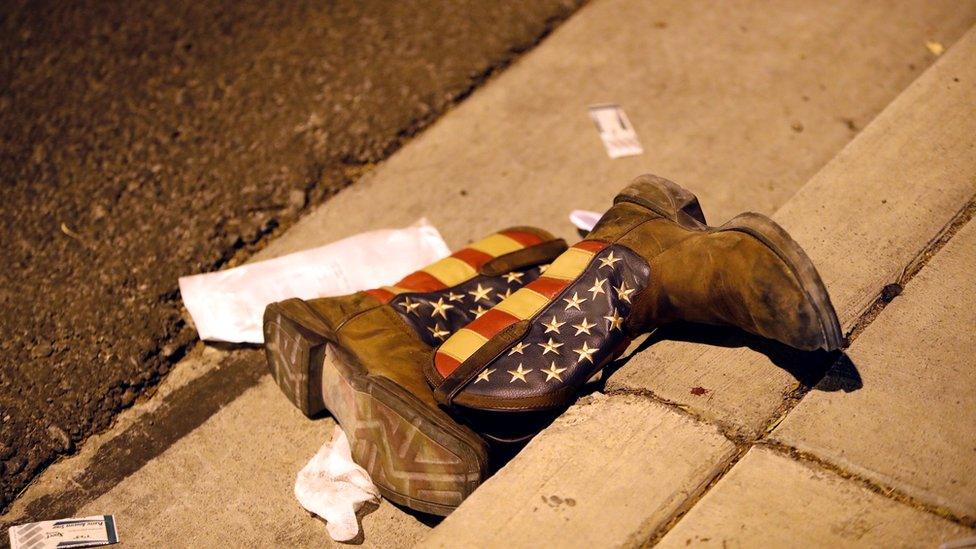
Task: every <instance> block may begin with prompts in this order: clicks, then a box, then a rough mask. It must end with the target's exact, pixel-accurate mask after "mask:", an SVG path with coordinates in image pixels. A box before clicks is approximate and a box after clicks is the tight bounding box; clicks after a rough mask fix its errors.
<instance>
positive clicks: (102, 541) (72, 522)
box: [7, 515, 119, 549]
mask: <svg viewBox="0 0 976 549" xmlns="http://www.w3.org/2000/svg"><path fill="white" fill-rule="evenodd" d="M7 534H8V535H9V536H10V549H48V548H51V549H54V548H56V547H100V546H102V545H112V544H113V543H118V542H119V533H118V531H117V530H116V529H115V517H114V516H112V515H98V516H94V517H83V518H70V519H60V520H45V521H42V522H30V523H27V524H21V525H19V526H12V527H11V528H10V529H9V530H7Z"/></svg>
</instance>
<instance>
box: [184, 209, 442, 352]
mask: <svg viewBox="0 0 976 549" xmlns="http://www.w3.org/2000/svg"><path fill="white" fill-rule="evenodd" d="M449 253H450V251H449V250H448V248H447V244H446V243H445V242H444V239H443V238H441V235H440V233H438V232H437V229H435V228H434V226H433V225H431V224H430V223H429V222H428V221H427V220H426V219H420V220H419V221H417V222H416V223H414V224H413V225H411V226H409V227H406V228H403V229H385V230H379V231H370V232H366V233H360V234H357V235H354V236H350V237H349V238H345V239H342V240H339V241H337V242H333V243H332V244H327V245H325V246H321V247H319V248H312V249H309V250H303V251H300V252H295V253H292V254H288V255H284V256H281V257H277V258H274V259H269V260H266V261H257V262H254V263H248V264H246V265H242V266H240V267H235V268H233V269H227V270H225V271H218V272H215V273H206V274H199V275H193V276H184V277H180V293H181V294H182V296H183V303H184V304H185V305H186V308H187V310H188V311H189V312H190V316H192V317H193V322H194V324H196V328H197V332H198V333H199V335H200V339H203V340H211V341H228V342H233V343H242V342H247V343H263V342H264V334H263V333H262V330H261V322H262V316H263V315H264V308H265V306H267V305H268V304H269V303H273V302H275V301H281V300H283V299H288V298H291V297H297V298H301V299H313V298H316V297H329V296H337V295H346V294H351V293H354V292H358V291H360V290H368V289H370V288H378V287H380V286H387V285H390V284H393V283H395V282H396V281H397V280H400V279H401V278H403V277H404V276H406V275H408V274H410V273H412V272H413V271H416V270H418V269H422V268H423V267H426V266H427V265H429V264H431V263H433V262H435V261H437V260H438V259H441V258H443V257H445V256H447V255H448V254H449Z"/></svg>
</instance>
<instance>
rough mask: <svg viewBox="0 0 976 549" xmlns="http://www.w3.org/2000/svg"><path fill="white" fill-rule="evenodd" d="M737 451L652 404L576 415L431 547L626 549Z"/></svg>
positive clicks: (598, 400)
mask: <svg viewBox="0 0 976 549" xmlns="http://www.w3.org/2000/svg"><path fill="white" fill-rule="evenodd" d="M734 452H735V446H733V445H732V443H730V442H729V441H728V440H726V439H725V437H723V436H722V435H721V434H719V432H718V431H717V430H716V429H715V428H714V427H712V426H709V425H705V424H702V423H699V422H697V421H695V420H693V419H691V418H689V417H687V416H684V415H680V414H678V413H676V412H675V411H673V410H670V409H668V408H666V407H664V406H661V405H659V404H655V403H653V402H650V401H648V400H647V399H643V398H639V397H629V396H616V397H607V396H604V395H600V394H597V395H594V396H591V397H588V398H586V399H583V400H581V401H580V402H579V403H577V404H576V405H574V406H573V407H571V408H570V409H569V410H568V411H567V412H566V413H564V414H563V415H562V416H561V417H560V418H559V419H557V420H556V421H555V422H554V423H553V424H552V425H551V426H550V427H549V428H547V429H546V430H545V431H543V432H542V434H540V435H538V436H537V437H536V438H535V439H533V440H532V442H530V443H529V445H528V446H527V447H526V448H525V449H524V450H522V452H521V453H520V454H519V455H518V456H516V457H515V459H513V460H512V461H511V462H510V463H509V464H508V465H506V466H505V467H504V468H502V470H501V471H499V472H498V473H496V474H495V476H493V477H492V478H491V479H489V480H488V481H487V482H486V483H485V484H483V485H482V486H481V487H480V488H478V490H476V491H475V493H474V494H473V495H471V496H470V497H469V498H468V499H467V500H465V501H464V503H462V504H461V506H460V507H458V509H457V510H456V511H454V513H452V514H451V515H450V516H449V517H447V518H446V519H444V522H442V523H441V524H440V525H439V526H438V527H437V528H435V529H434V530H433V532H432V534H431V536H430V537H429V538H427V539H426V540H424V543H423V545H424V546H427V547H620V546H627V545H635V544H639V543H641V542H643V541H644V540H646V539H647V538H648V537H650V535H651V533H652V532H653V531H654V529H655V528H657V527H658V526H660V525H661V524H662V523H664V522H667V520H668V519H669V518H670V517H671V516H672V514H673V513H674V512H675V511H676V510H677V508H678V507H679V506H680V505H681V504H682V503H683V502H684V500H685V499H686V498H687V497H689V496H693V495H695V494H698V493H700V492H701V491H702V490H703V489H704V487H705V486H706V485H707V484H708V482H709V481H710V480H711V479H712V478H713V477H714V476H715V475H716V474H718V473H719V472H720V471H721V467H722V466H721V464H722V463H723V462H725V461H727V460H728V459H729V458H730V457H731V455H732V454H733V453H734Z"/></svg>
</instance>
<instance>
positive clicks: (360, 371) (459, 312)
mask: <svg viewBox="0 0 976 549" xmlns="http://www.w3.org/2000/svg"><path fill="white" fill-rule="evenodd" d="M565 250H566V243H565V242H564V241H563V240H561V239H556V238H554V237H553V236H552V235H550V234H549V233H547V232H545V231H542V230H540V229H535V228H532V227H514V228H511V229H506V230H503V231H500V232H498V233H496V234H493V235H491V236H489V237H487V238H484V239H482V240H479V241H477V242H474V243H473V244H470V245H468V246H467V247H466V248H464V249H462V250H460V251H458V252H456V253H454V254H452V255H451V256H450V257H447V258H445V259H442V260H441V261H438V262H436V263H434V264H432V265H429V266H427V267H426V268H424V269H422V270H420V271H417V272H415V273H413V274H410V275H408V276H407V277H405V278H404V279H403V280H401V281H400V282H398V283H396V284H395V285H393V286H389V287H384V288H378V289H375V290H368V291H365V292H358V293H356V294H353V295H348V296H343V297H333V298H321V299H313V300H307V301H305V300H300V299H289V300H286V301H282V302H278V303H273V304H271V305H269V306H268V307H267V309H266V310H265V313H264V336H265V351H266V354H267V359H268V366H269V368H270V369H271V373H272V375H273V376H274V378H275V381H277V383H278V386H279V387H280V388H281V390H282V391H283V392H284V393H285V395H286V396H287V397H288V398H289V400H291V402H292V403H293V404H295V405H296V406H297V407H298V408H299V409H301V410H302V412H304V413H305V414H306V415H309V416H313V415H316V414H319V413H321V412H322V411H324V410H328V411H329V412H330V413H331V414H332V415H333V416H334V417H335V419H336V421H338V422H339V424H340V425H341V426H342V428H343V430H344V431H345V433H346V435H347V436H348V437H349V441H350V447H351V448H352V454H353V459H355V461H356V462H357V463H358V464H360V465H361V466H362V467H364V468H365V469H366V471H367V472H368V473H369V474H370V476H371V477H372V479H373V482H374V483H375V484H376V485H377V487H378V488H379V489H380V492H381V493H382V494H383V496H385V497H386V498H388V499H390V500H392V501H394V502H396V503H399V504H401V505H405V506H407V507H411V508H413V509H416V510H419V511H423V512H426V513H435V514H440V515H445V514H447V513H449V512H450V511H451V510H452V509H453V508H454V507H456V506H457V505H458V504H459V503H460V502H461V500H463V499H464V498H465V497H466V496H467V495H468V494H470V493H471V492H472V491H473V490H474V489H475V488H476V487H477V486H478V485H479V484H480V483H481V482H482V480H484V478H485V477H486V475H487V469H488V454H487V448H486V444H485V442H484V440H483V439H482V438H481V437H479V436H478V435H476V434H475V433H474V432H472V431H471V430H470V429H469V428H467V427H465V426H463V425H461V424H459V423H458V422H456V421H455V420H453V419H452V418H451V417H450V416H448V415H447V414H446V413H445V412H444V411H442V410H441V409H440V408H439V406H438V404H437V402H436V400H435V399H434V396H433V392H432V390H431V388H430V386H429V385H428V384H427V382H426V380H425V379H424V375H423V367H424V365H425V364H427V363H428V362H430V360H431V359H432V355H433V347H434V346H435V345H438V344H440V343H441V342H442V341H443V340H444V339H446V338H447V337H448V336H450V335H451V334H452V333H455V332H456V331H457V330H458V329H460V328H461V327H462V326H464V325H465V324H468V323H469V322H471V320H473V319H475V318H477V317H479V316H481V315H482V314H484V313H485V312H486V311H487V310H489V309H490V308H491V307H492V306H493V305H495V304H497V303H498V302H499V301H501V300H502V299H503V298H505V297H508V296H510V295H512V293H513V292H514V291H516V290H518V289H519V288H521V287H522V286H523V285H524V284H526V283H529V282H531V281H533V280H535V279H536V278H537V277H538V276H539V272H540V265H543V264H546V263H549V262H551V261H552V260H553V259H555V258H556V257H557V256H559V255H560V254H561V253H562V252H563V251H565Z"/></svg>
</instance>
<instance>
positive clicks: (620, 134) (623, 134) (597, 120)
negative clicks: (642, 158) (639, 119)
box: [590, 104, 644, 158]
mask: <svg viewBox="0 0 976 549" xmlns="http://www.w3.org/2000/svg"><path fill="white" fill-rule="evenodd" d="M590 118H592V119H593V123H594V124H596V129H597V131H599V132H600V139H602V140H603V146H604V147H606V149H607V155H608V156H610V158H620V157H622V156H635V155H638V154H644V148H643V147H641V144H640V140H638V139H637V132H635V131H634V126H633V125H632V124H631V123H630V119H629V118H627V113H625V112H624V110H623V109H622V108H620V105H613V104H605V105H592V106H590Z"/></svg>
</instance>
